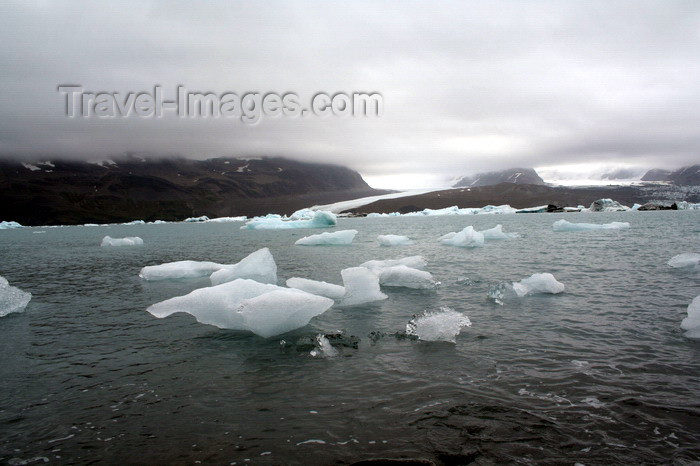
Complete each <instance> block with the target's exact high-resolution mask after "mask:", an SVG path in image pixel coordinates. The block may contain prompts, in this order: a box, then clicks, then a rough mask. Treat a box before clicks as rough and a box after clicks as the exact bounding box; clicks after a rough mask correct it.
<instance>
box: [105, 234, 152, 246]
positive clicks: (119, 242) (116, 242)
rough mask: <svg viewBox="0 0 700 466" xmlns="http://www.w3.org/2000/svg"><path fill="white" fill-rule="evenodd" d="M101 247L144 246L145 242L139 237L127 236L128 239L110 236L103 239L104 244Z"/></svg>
mask: <svg viewBox="0 0 700 466" xmlns="http://www.w3.org/2000/svg"><path fill="white" fill-rule="evenodd" d="M100 246H102V247H103V248H104V247H108V246H143V240H142V239H141V238H139V237H138V236H127V237H126V238H112V237H110V236H105V237H104V238H102V244H100Z"/></svg>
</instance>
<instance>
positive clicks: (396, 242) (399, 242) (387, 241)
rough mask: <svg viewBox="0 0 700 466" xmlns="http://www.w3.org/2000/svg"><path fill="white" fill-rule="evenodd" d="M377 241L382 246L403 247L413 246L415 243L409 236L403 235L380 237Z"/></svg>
mask: <svg viewBox="0 0 700 466" xmlns="http://www.w3.org/2000/svg"><path fill="white" fill-rule="evenodd" d="M377 241H379V244H380V245H381V246H403V245H406V244H413V241H411V239H410V238H409V237H408V236H401V235H379V236H377Z"/></svg>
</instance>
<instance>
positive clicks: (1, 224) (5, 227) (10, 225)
mask: <svg viewBox="0 0 700 466" xmlns="http://www.w3.org/2000/svg"><path fill="white" fill-rule="evenodd" d="M12 228H22V225H20V224H19V223H17V222H6V221H2V222H0V230H9V229H12Z"/></svg>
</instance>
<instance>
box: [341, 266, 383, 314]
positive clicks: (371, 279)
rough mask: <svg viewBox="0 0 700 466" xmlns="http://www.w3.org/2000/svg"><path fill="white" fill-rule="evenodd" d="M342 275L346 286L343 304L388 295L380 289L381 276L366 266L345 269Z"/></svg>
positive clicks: (368, 301)
mask: <svg viewBox="0 0 700 466" xmlns="http://www.w3.org/2000/svg"><path fill="white" fill-rule="evenodd" d="M340 275H342V277H343V285H344V286H345V295H344V296H343V299H342V300H341V302H340V305H341V306H355V305H358V304H364V303H370V302H373V301H381V300H383V299H386V298H387V295H385V294H384V293H382V292H381V290H380V289H379V277H377V275H375V274H374V273H372V271H370V270H369V269H366V268H365V267H350V268H347V269H343V270H341V271H340Z"/></svg>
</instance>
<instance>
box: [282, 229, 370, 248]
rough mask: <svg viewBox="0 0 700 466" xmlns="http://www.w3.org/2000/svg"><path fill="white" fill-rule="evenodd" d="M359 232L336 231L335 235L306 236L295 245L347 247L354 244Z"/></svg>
mask: <svg viewBox="0 0 700 466" xmlns="http://www.w3.org/2000/svg"><path fill="white" fill-rule="evenodd" d="M356 234H357V230H342V231H334V232H333V233H327V232H326V233H320V234H318V235H311V236H305V237H303V238H301V239H298V240H297V241H296V242H295V243H294V244H297V245H299V246H345V245H348V244H352V240H353V239H355V235H356Z"/></svg>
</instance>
